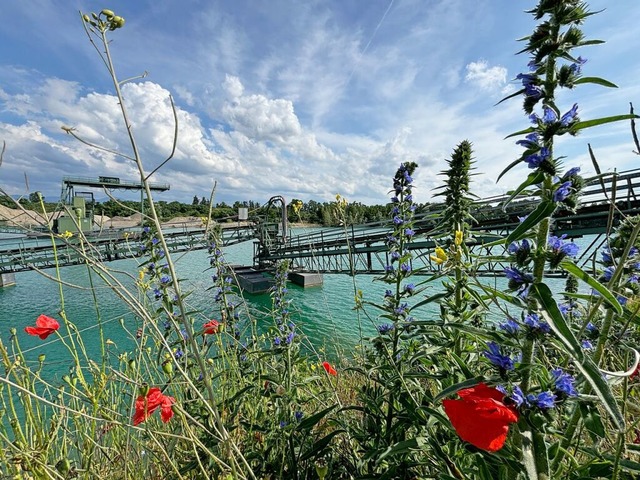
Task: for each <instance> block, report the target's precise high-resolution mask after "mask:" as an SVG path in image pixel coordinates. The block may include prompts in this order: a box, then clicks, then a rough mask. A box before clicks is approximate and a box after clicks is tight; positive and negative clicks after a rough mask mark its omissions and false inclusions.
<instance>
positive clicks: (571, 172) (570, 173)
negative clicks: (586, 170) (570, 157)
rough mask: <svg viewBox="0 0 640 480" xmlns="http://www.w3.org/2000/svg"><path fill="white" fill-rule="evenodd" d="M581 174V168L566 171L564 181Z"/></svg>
mask: <svg viewBox="0 0 640 480" xmlns="http://www.w3.org/2000/svg"><path fill="white" fill-rule="evenodd" d="M578 173H580V167H573V168H570V169H569V170H567V171H566V173H565V174H564V175H563V176H562V180H569V178H570V177H575V176H576V175H578Z"/></svg>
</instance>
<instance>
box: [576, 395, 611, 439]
mask: <svg viewBox="0 0 640 480" xmlns="http://www.w3.org/2000/svg"><path fill="white" fill-rule="evenodd" d="M579 407H580V414H581V415H582V421H583V422H584V426H585V427H587V431H588V432H589V434H590V435H591V439H592V440H593V441H594V443H595V442H598V441H599V440H600V439H602V438H605V436H606V432H605V430H604V425H603V423H602V419H601V418H600V412H598V409H597V408H595V407H594V406H593V405H592V404H588V403H580V404H579Z"/></svg>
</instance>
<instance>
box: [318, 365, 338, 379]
mask: <svg viewBox="0 0 640 480" xmlns="http://www.w3.org/2000/svg"><path fill="white" fill-rule="evenodd" d="M322 366H323V367H324V369H325V371H326V372H327V373H328V374H329V375H334V376H335V375H338V372H336V369H335V368H333V367H332V366H331V364H330V363H329V362H322Z"/></svg>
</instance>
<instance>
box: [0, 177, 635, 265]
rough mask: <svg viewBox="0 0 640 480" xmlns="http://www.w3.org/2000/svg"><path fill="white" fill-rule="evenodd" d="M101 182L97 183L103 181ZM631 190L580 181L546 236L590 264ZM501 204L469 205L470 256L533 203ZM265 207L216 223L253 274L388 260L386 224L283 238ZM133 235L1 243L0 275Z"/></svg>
mask: <svg viewBox="0 0 640 480" xmlns="http://www.w3.org/2000/svg"><path fill="white" fill-rule="evenodd" d="M101 180H103V182H101V183H105V182H104V180H105V178H102V179H101ZM106 183H108V179H107V182H106ZM638 188H640V170H633V171H628V172H622V173H621V174H606V175H603V176H601V177H600V178H598V179H593V180H591V181H589V182H587V186H586V188H585V190H584V193H583V197H582V204H581V206H580V207H579V209H578V210H577V212H576V213H570V212H559V214H558V215H557V218H556V219H555V221H554V224H553V227H552V228H553V231H554V233H555V234H556V235H562V234H567V236H568V237H569V238H576V237H582V236H585V235H595V236H594V240H593V242H592V243H591V245H589V248H588V249H586V251H584V252H583V253H582V257H581V259H580V260H579V261H580V262H582V263H583V264H585V263H588V262H589V261H591V262H592V261H593V253H594V252H597V251H598V249H599V248H600V247H601V245H602V244H603V242H604V241H605V239H606V238H605V237H606V232H607V230H608V229H609V228H610V227H611V226H612V225H615V224H616V222H618V221H619V220H620V219H621V218H622V217H623V216H624V215H637V214H640V199H639V198H638V197H637V196H636V193H635V190H636V189H638ZM639 191H640V190H639ZM507 199H508V197H506V196H499V197H491V198H485V199H482V200H479V201H477V202H475V204H474V209H473V215H474V216H475V218H476V220H477V222H478V223H477V224H476V225H475V227H474V229H473V236H474V240H472V241H471V242H470V244H469V246H470V247H471V249H472V251H475V252H477V253H495V254H499V253H502V251H500V252H498V251H490V250H488V249H487V248H486V247H485V246H484V245H485V244H487V243H489V242H490V241H493V240H496V239H497V238H500V237H501V236H504V235H507V234H508V233H509V232H510V231H512V230H513V229H514V228H515V227H516V226H517V225H518V223H519V217H523V216H525V215H527V214H528V213H530V212H531V211H533V209H534V208H535V206H536V205H537V200H536V199H534V198H527V197H522V198H518V199H516V200H514V201H513V202H511V203H509V205H507V206H506V207H505V208H503V207H504V205H505V202H506V201H507ZM270 208H275V209H279V212H280V214H281V220H280V221H276V222H274V221H272V220H271V219H272V218H273V215H269V214H267V215H266V216H265V218H255V219H249V221H246V222H239V221H235V222H232V223H221V224H220V226H221V241H222V246H223V247H224V246H229V245H233V244H235V243H240V242H245V241H250V240H253V241H254V255H253V256H254V258H253V267H254V268H255V269H256V270H269V269H271V268H273V266H274V265H275V263H276V262H277V261H278V260H283V259H288V260H290V262H291V265H292V269H294V270H296V271H298V272H314V273H348V274H356V273H381V272H383V271H384V267H385V266H386V265H388V264H389V263H390V262H389V258H388V255H389V254H388V251H387V248H386V245H385V242H384V240H385V238H386V236H387V235H388V233H389V231H390V227H389V224H388V222H384V223H382V222H379V223H370V224H363V225H349V226H347V227H346V228H322V229H317V231H313V232H311V233H305V234H301V235H291V234H290V231H289V228H288V225H287V221H286V218H287V213H286V203H285V202H284V199H283V198H282V197H273V198H272V199H271V200H270V202H269V209H270ZM442 208H443V206H442V205H431V206H430V207H429V208H427V209H426V210H424V211H422V212H420V213H419V214H417V215H416V219H415V225H414V230H415V232H416V235H415V237H414V238H415V239H414V241H413V242H411V243H410V244H409V246H408V248H409V249H410V250H413V251H414V256H413V257H414V259H413V262H414V265H413V266H412V267H413V269H414V270H416V269H422V271H424V272H433V271H435V270H436V269H437V268H438V266H437V265H433V264H432V263H431V261H430V259H429V256H430V254H431V253H432V252H433V249H434V247H435V246H436V242H437V240H436V238H434V229H435V228H436V226H437V225H438V224H439V223H440V220H441V218H440V215H441V213H442ZM269 209H268V210H269ZM139 233H140V229H139V227H138V229H137V231H136V230H132V231H113V232H107V233H105V234H103V235H95V236H93V235H88V236H87V237H86V239H85V240H83V241H84V243H83V245H84V251H83V249H82V247H81V245H80V243H79V239H78V238H77V237H74V238H71V239H63V238H60V237H59V236H56V235H50V234H47V235H44V237H36V238H21V239H17V240H13V241H9V240H5V241H1V242H0V274H4V273H8V272H9V273H13V272H21V271H26V270H32V269H46V268H52V267H55V266H56V263H57V265H58V266H65V265H75V264H81V263H84V261H85V255H86V254H87V252H89V254H90V255H91V256H92V258H95V259H97V260H100V261H112V260H118V259H123V258H133V257H138V256H140V255H141V252H140V250H139V248H138V246H139V241H138V238H139ZM163 233H164V234H165V237H166V240H167V244H168V247H169V250H170V252H171V253H174V252H186V251H191V250H200V249H206V248H208V244H207V241H206V239H205V232H204V229H202V228H187V227H186V226H182V227H178V226H175V227H174V228H171V229H167V230H166V231H164V232H163ZM53 243H55V246H56V252H55V254H54V248H53ZM498 248H504V247H498ZM478 267H479V272H480V273H491V272H498V271H500V272H501V271H502V270H503V269H504V267H505V265H503V264H500V263H491V262H490V263H484V264H483V265H480V266H478Z"/></svg>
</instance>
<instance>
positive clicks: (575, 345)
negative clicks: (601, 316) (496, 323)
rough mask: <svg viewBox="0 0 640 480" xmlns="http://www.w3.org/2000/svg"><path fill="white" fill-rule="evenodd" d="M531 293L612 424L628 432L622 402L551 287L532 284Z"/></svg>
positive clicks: (619, 429) (542, 284) (621, 430)
mask: <svg viewBox="0 0 640 480" xmlns="http://www.w3.org/2000/svg"><path fill="white" fill-rule="evenodd" d="M530 294H532V295H534V296H535V297H537V299H538V300H539V302H540V305H541V307H542V310H541V312H540V313H541V314H542V316H543V317H544V319H545V320H546V321H547V323H548V324H549V326H550V327H551V329H552V330H553V332H554V333H555V335H556V337H557V338H558V340H560V342H562V344H563V345H564V346H565V348H566V351H567V353H568V354H569V355H570V356H571V358H572V360H573V363H574V364H575V365H576V367H578V370H580V373H582V375H583V376H584V378H585V379H586V380H587V382H589V384H590V385H591V388H592V389H593V391H594V393H595V394H596V395H597V396H598V397H599V398H600V400H601V401H602V406H603V407H604V408H605V410H606V411H607V413H608V414H609V417H610V418H611V421H612V422H613V423H614V424H615V426H616V428H617V429H618V431H620V432H623V431H624V429H625V421H624V416H623V415H622V413H621V412H620V409H619V408H618V403H617V402H616V399H615V397H614V396H613V393H612V392H611V388H610V387H609V385H608V384H607V382H606V381H605V379H604V378H603V376H602V373H601V372H600V370H599V369H598V366H597V365H596V364H595V363H594V362H593V360H591V358H590V357H588V356H586V355H585V354H584V351H583V350H582V346H581V345H580V343H579V342H578V340H577V339H576V337H575V335H574V334H573V332H572V331H571V329H570V328H569V325H567V322H566V320H565V319H564V316H563V315H562V313H561V312H560V309H559V308H558V305H557V304H556V301H555V300H554V298H553V294H552V293H551V290H550V289H549V287H548V286H547V285H545V284H544V283H534V284H533V285H531V289H530Z"/></svg>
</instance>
